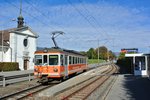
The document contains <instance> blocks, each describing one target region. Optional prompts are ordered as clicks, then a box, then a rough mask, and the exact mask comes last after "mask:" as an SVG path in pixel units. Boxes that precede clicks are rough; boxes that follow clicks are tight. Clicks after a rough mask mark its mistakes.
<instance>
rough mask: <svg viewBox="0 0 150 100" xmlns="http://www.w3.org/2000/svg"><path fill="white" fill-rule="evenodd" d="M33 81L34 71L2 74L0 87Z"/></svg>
mask: <svg viewBox="0 0 150 100" xmlns="http://www.w3.org/2000/svg"><path fill="white" fill-rule="evenodd" d="M32 79H34V75H33V70H25V71H11V72H0V85H2V86H3V87H5V86H6V85H7V84H12V83H17V82H21V81H26V80H28V81H31V80H32Z"/></svg>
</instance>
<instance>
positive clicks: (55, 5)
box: [0, 0, 150, 53]
mask: <svg viewBox="0 0 150 100" xmlns="http://www.w3.org/2000/svg"><path fill="white" fill-rule="evenodd" d="M149 4H150V0H22V16H23V17H24V21H25V25H27V26H29V27H30V28H31V29H32V30H33V31H34V32H36V33H37V34H38V35H39V37H38V39H37V45H38V47H53V46H54V44H53V42H52V40H51V36H52V34H51V33H52V32H54V31H63V32H64V33H65V34H63V35H59V36H58V37H57V38H56V41H57V44H58V46H59V47H61V48H66V49H72V50H76V51H87V50H88V49H89V48H97V47H98V46H106V47H107V48H108V49H109V50H111V51H113V52H119V51H120V50H121V48H138V49H139V52H144V53H147V52H149V51H150V6H149ZM19 10H20V0H0V30H3V29H8V28H14V27H17V22H16V21H12V19H17V17H18V16H19V12H20V11H19Z"/></svg>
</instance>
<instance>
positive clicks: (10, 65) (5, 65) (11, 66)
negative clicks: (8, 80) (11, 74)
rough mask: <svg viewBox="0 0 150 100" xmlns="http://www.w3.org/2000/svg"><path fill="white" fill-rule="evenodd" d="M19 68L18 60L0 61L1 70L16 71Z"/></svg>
mask: <svg viewBox="0 0 150 100" xmlns="http://www.w3.org/2000/svg"><path fill="white" fill-rule="evenodd" d="M16 70H19V64H18V63H17V62H0V71H16Z"/></svg>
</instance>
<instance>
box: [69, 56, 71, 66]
mask: <svg viewBox="0 0 150 100" xmlns="http://www.w3.org/2000/svg"><path fill="white" fill-rule="evenodd" d="M69 64H71V56H69Z"/></svg>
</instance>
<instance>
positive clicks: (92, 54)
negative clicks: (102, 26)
mask: <svg viewBox="0 0 150 100" xmlns="http://www.w3.org/2000/svg"><path fill="white" fill-rule="evenodd" d="M87 56H88V58H89V59H96V53H95V50H94V48H90V49H89V50H88V51H87Z"/></svg>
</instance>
